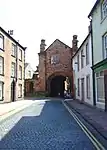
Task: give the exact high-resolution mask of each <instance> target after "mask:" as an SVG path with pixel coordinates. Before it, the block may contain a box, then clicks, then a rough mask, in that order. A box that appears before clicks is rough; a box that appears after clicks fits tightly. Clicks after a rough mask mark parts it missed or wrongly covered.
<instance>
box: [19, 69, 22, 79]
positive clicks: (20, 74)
mask: <svg viewBox="0 0 107 150" xmlns="http://www.w3.org/2000/svg"><path fill="white" fill-rule="evenodd" d="M19 79H20V80H21V79H22V66H19Z"/></svg>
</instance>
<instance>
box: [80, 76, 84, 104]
mask: <svg viewBox="0 0 107 150" xmlns="http://www.w3.org/2000/svg"><path fill="white" fill-rule="evenodd" d="M81 101H82V102H84V78H82V79H81Z"/></svg>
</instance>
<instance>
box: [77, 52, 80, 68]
mask: <svg viewBox="0 0 107 150" xmlns="http://www.w3.org/2000/svg"><path fill="white" fill-rule="evenodd" d="M77 65H78V71H79V69H80V65H79V55H78V56H77Z"/></svg>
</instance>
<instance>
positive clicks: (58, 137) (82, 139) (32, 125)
mask: <svg viewBox="0 0 107 150" xmlns="http://www.w3.org/2000/svg"><path fill="white" fill-rule="evenodd" d="M12 149H15V150H20V149H24V150H26V149H29V150H30V149H35V150H94V149H96V148H95V146H94V145H93V143H92V142H91V140H90V139H89V138H88V137H87V136H86V134H85V133H84V132H83V130H82V129H81V128H80V126H79V125H78V124H77V122H76V121H75V120H74V118H73V117H72V116H71V115H70V113H69V112H68V111H67V109H66V108H65V107H64V105H63V104H62V102H61V101H48V100H47V101H45V100H44V101H42V100H40V101H37V102H35V103H34V104H33V105H32V106H30V107H28V108H26V109H24V110H22V111H20V112H19V113H17V114H15V115H12V116H11V117H9V118H8V119H7V120H6V121H3V122H1V123H0V150H12Z"/></svg>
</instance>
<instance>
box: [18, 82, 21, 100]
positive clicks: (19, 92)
mask: <svg viewBox="0 0 107 150" xmlns="http://www.w3.org/2000/svg"><path fill="white" fill-rule="evenodd" d="M18 89H19V90H18V97H19V98H21V97H22V84H19V86H18Z"/></svg>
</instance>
